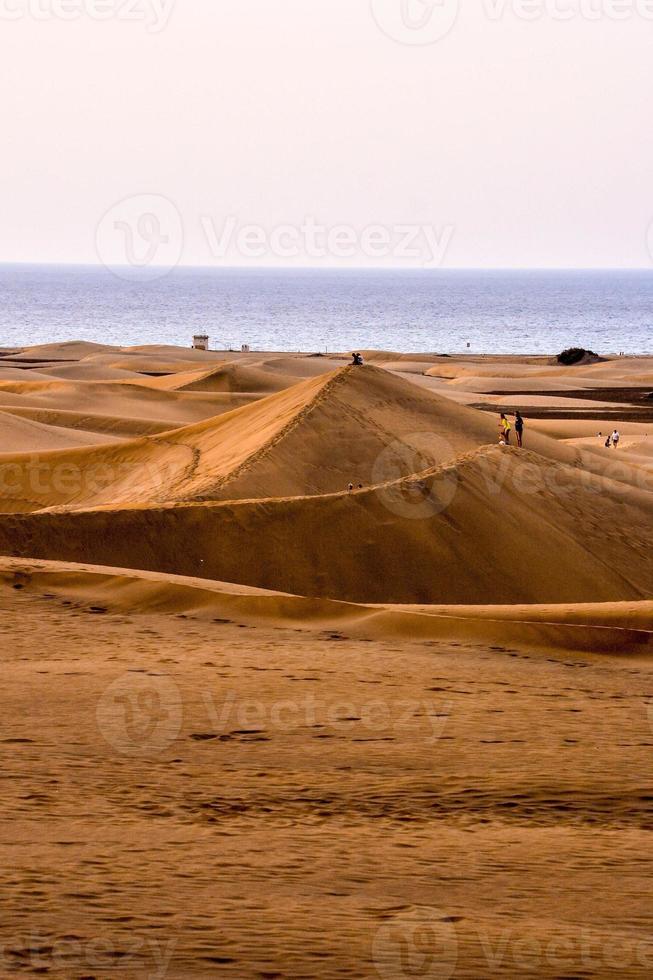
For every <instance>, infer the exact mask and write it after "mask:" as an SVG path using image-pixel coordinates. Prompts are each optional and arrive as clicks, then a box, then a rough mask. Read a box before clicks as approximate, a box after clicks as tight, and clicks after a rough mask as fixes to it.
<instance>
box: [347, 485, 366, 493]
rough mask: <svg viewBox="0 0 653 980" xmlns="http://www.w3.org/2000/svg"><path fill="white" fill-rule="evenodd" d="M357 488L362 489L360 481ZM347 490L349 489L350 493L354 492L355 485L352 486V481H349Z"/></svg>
mask: <svg viewBox="0 0 653 980" xmlns="http://www.w3.org/2000/svg"><path fill="white" fill-rule="evenodd" d="M358 489H359V490H362V489H363V484H362V483H359V484H358ZM348 490H349V492H350V493H353V492H354V490H355V487H354V484H353V483H350V484H349V487H348Z"/></svg>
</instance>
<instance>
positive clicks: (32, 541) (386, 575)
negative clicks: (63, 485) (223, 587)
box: [0, 447, 653, 604]
mask: <svg viewBox="0 0 653 980" xmlns="http://www.w3.org/2000/svg"><path fill="white" fill-rule="evenodd" d="M0 551H1V552H2V554H5V555H14V556H25V557H33V558H54V559H60V560H65V561H75V562H79V561H82V562H83V561H91V562H93V563H94V564H101V565H111V566H115V567H122V568H130V567H131V568H142V569H151V570H155V571H162V572H172V573H177V574H182V575H190V576H197V577H204V578H211V579H216V580H221V581H229V582H237V583H241V584H245V585H253V586H258V587H262V588H268V589H273V590H280V591H284V592H290V593H293V594H297V595H305V596H321V597H327V598H333V599H342V600H347V601H354V602H381V603H387V602H391V603H427V604H430V603H447V604H448V603H469V604H477V603H528V602H540V603H542V602H558V603H559V602H608V601H617V600H628V599H631V600H638V599H645V598H648V597H650V594H651V590H652V588H653V497H651V495H650V494H647V493H643V492H642V493H638V492H637V491H632V490H627V489H626V488H625V487H622V488H621V489H619V488H618V485H615V484H611V483H609V482H608V481H604V480H601V479H599V478H597V477H595V476H592V475H591V474H587V473H584V472H581V471H578V470H577V469H574V468H572V467H569V466H566V465H564V464H560V463H555V462H551V461H548V460H545V459H544V458H542V457H540V456H538V455H537V454H535V453H530V452H521V453H520V452H518V451H517V450H510V449H500V448H499V447H491V448H487V449H484V450H480V451H476V452H473V453H470V454H468V455H467V456H463V457H461V458H460V459H459V460H457V461H456V463H455V464H447V465H445V466H442V467H437V468H435V469H432V470H429V471H426V472H425V473H423V474H421V475H420V476H419V477H410V478H406V479H403V480H399V481H394V482H391V483H388V484H382V485H380V486H378V487H375V488H372V489H369V490H363V491H360V492H356V493H353V494H348V493H341V494H334V495H322V496H315V497H304V498H295V497H293V498H280V499H270V500H246V501H240V502H239V501H231V502H229V501H227V502H224V503H205V504H182V505H179V504H177V505H169V506H166V507H152V506H145V505H143V506H140V507H137V508H130V509H115V508H104V509H100V510H97V511H80V512H77V513H75V514H69V513H42V514H33V515H22V516H11V515H5V516H4V517H2V518H1V519H0Z"/></svg>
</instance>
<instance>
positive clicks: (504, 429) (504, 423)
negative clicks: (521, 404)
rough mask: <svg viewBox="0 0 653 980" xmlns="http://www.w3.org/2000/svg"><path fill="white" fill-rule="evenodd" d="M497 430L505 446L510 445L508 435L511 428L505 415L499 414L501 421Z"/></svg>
mask: <svg viewBox="0 0 653 980" xmlns="http://www.w3.org/2000/svg"><path fill="white" fill-rule="evenodd" d="M499 430H500V433H501V438H502V439H503V441H504V442H505V444H506V446H509V445H510V433H511V432H512V426H511V424H510V422H509V421H508V419H507V418H506V416H505V414H504V413H503V412H502V413H501V419H500V421H499Z"/></svg>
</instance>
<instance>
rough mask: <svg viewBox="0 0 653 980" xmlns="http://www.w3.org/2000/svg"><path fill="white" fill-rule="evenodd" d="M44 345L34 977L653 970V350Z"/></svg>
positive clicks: (2, 565) (5, 409) (13, 618)
mask: <svg viewBox="0 0 653 980" xmlns="http://www.w3.org/2000/svg"><path fill="white" fill-rule="evenodd" d="M16 353H17V354H18V356H20V357H22V358H23V360H21V361H18V362H14V363H18V364H23V365H24V366H25V367H24V369H20V368H18V367H12V366H11V365H10V362H9V360H6V362H5V363H4V364H3V363H2V362H1V361H0V437H1V438H2V440H4V441H3V442H1V441H0V555H2V557H0V614H1V616H2V627H3V640H4V642H3V645H2V651H3V689H4V691H5V698H4V701H3V736H2V738H1V739H0V754H1V756H2V767H3V774H4V776H5V778H4V779H3V780H2V783H1V784H0V806H1V807H2V812H3V814H4V817H5V821H6V822H7V826H8V827H10V831H9V832H8V834H7V836H6V840H5V849H4V852H3V853H4V857H5V862H4V865H5V871H4V881H3V884H4V885H5V887H4V888H2V889H0V910H1V911H2V913H3V921H4V922H5V927H4V929H3V930H2V936H1V937H0V938H1V940H2V947H3V949H2V956H1V957H0V959H2V963H3V970H2V971H0V972H2V975H3V976H4V975H5V973H6V974H7V975H9V974H11V975H12V976H13V975H18V974H21V975H30V976H31V975H32V974H34V975H37V974H38V975H44V974H47V975H48V976H52V977H55V976H57V977H62V978H64V977H65V978H66V980H67V978H69V977H80V978H81V977H87V978H91V977H97V978H100V977H103V978H104V977H105V976H107V977H108V976H109V975H112V976H113V975H116V976H118V975H119V976H120V977H125V978H127V980H132V978H133V980H137V978H138V980H140V978H142V977H145V976H152V977H154V976H157V977H162V976H163V975H164V974H165V975H167V976H169V977H171V978H172V977H175V978H177V977H179V978H181V977H184V978H185V977H197V978H198V980H205V978H206V977H209V976H214V975H217V974H219V975H221V976H225V977H233V978H234V980H242V978H243V977H250V976H251V977H256V978H258V980H261V978H265V977H267V978H272V977H285V976H293V977H318V976H319V977H324V978H325V980H326V978H332V980H336V978H338V980H342V978H356V977H363V976H364V977H373V976H377V975H381V974H383V977H384V978H387V977H390V976H392V977H393V978H394V977H399V975H400V974H401V975H408V974H409V973H410V974H411V975H416V974H418V973H420V971H421V972H422V973H423V974H424V975H427V974H428V975H435V974H438V975H440V974H442V976H445V974H446V975H447V976H450V975H451V970H450V969H448V964H447V963H446V962H445V963H442V962H441V960H440V959H428V960H427V959H426V957H425V956H423V955H422V949H423V945H422V944H423V943H426V944H427V945H426V948H427V949H428V951H429V952H430V953H431V952H433V953H435V954H436V956H441V954H442V950H443V949H445V950H446V948H447V943H449V947H450V946H451V943H452V942H453V943H454V944H455V949H456V957H457V962H456V970H455V971H454V972H455V975H456V976H460V977H470V978H476V977H486V976H490V975H492V976H494V975H498V974H499V973H500V974H501V975H502V976H505V977H508V978H512V977H522V976H524V975H527V974H528V975H533V976H536V975H537V976H538V977H540V976H541V977H547V978H550V980H559V978H561V977H568V978H571V977H574V978H575V977H579V978H580V977H581V976H583V977H585V976H587V977H589V976H590V975H591V976H596V977H601V978H603V977H605V978H606V980H607V978H608V977H612V976H614V974H615V971H616V972H618V973H621V974H622V975H623V976H628V977H631V976H632V977H638V978H640V977H641V978H644V977H647V976H648V975H649V974H650V967H649V963H650V943H649V942H648V938H646V940H645V943H642V936H647V933H645V932H643V930H642V924H643V923H645V922H647V921H649V918H650V917H649V915H648V903H649V899H648V885H649V878H650V876H648V875H647V871H648V869H647V866H646V857H645V855H646V853H647V851H646V848H647V846H648V844H649V841H648V834H649V832H650V829H651V826H652V821H651V806H650V793H649V791H648V788H647V786H648V784H647V780H648V773H649V770H650V748H651V741H652V739H651V706H650V703H649V702H650V689H651V684H650V680H651V677H650V675H651V663H652V659H651V655H652V654H653V467H652V466H651V465H650V464H651V460H652V458H653V454H652V452H651V446H649V440H648V439H647V437H646V432H647V423H646V422H642V423H641V424H640V423H632V422H630V421H629V422H627V423H625V424H623V425H620V426H619V427H620V428H621V429H622V432H623V435H624V441H623V445H622V448H621V449H620V450H619V451H618V452H613V451H608V450H606V449H604V448H603V447H601V446H600V445H599V444H598V440H597V439H596V432H595V431H594V430H595V429H596V431H598V430H599V429H601V428H604V429H607V428H608V425H609V423H608V422H606V421H604V419H605V415H603V417H602V420H601V421H598V419H599V414H598V410H597V409H596V408H595V406H593V405H592V402H586V403H585V405H584V409H585V410H586V418H584V419H582V420H581V419H579V418H578V417H577V416H578V412H577V411H576V410H575V409H574V407H573V405H568V404H566V402H571V401H572V399H571V398H569V399H565V400H564V401H563V399H562V398H560V395H559V394H558V392H561V391H565V392H567V393H568V392H569V391H570V390H572V388H573V387H574V386H575V385H583V386H587V387H588V388H589V387H591V388H592V396H593V401H594V402H595V403H598V402H601V401H606V400H608V395H607V392H609V391H610V390H611V391H612V394H613V396H614V395H615V390H616V388H617V387H618V385H617V383H616V382H617V380H620V381H622V382H623V384H624V387H626V388H627V387H628V384H629V382H628V380H627V379H628V378H632V379H640V378H642V377H645V378H649V379H650V382H651V386H652V387H653V375H652V374H651V373H650V365H649V364H647V362H646V360H645V359H642V358H633V359H616V358H615V359H613V360H610V361H607V362H605V364H601V365H590V366H583V367H582V368H579V369H578V370H577V371H574V369H559V368H557V367H556V366H555V365H552V364H551V363H550V359H545V358H525V359H524V358H495V359H479V358H468V357H460V358H436V357H431V356H430V355H422V356H420V355H410V354H407V355H399V354H397V353H388V352H372V353H371V354H370V356H369V361H370V364H369V365H368V366H366V367H365V368H362V369H359V368H357V369H350V368H348V367H346V366H345V365H346V363H347V361H348V356H347V354H346V353H344V354H342V355H341V356H336V357H330V358H328V359H327V358H317V357H308V356H303V355H291V354H283V355H277V354H274V353H270V354H260V353H257V354H251V355H250V354H247V355H242V356H241V355H237V354H232V353H230V352H229V353H227V352H225V353H220V352H212V353H211V354H202V353H201V352H190V351H187V350H182V349H176V348H166V347H161V348H156V347H154V348H140V349H136V350H129V349H118V348H105V347H103V346H101V345H100V346H96V345H85V344H83V343H78V342H76V343H74V344H72V345H56V344H55V345H48V346H46V347H45V348H41V349H38V348H37V349H29V348H25V349H24V350H23V351H21V352H13V354H16ZM429 370H432V371H433V372H434V373H437V374H439V375H440V377H430V376H425V375H424V374H423V373H421V372H422V371H429ZM45 371H47V372H48V374H45V373H44V372H45ZM165 371H172V373H162V372H165ZM5 372H6V373H5ZM142 372H146V373H142ZM587 372H590V374H588V373H587ZM62 375H65V376H66V377H62ZM125 375H126V377H125ZM563 377H564V378H565V379H566V381H565V383H564V384H561V380H560V379H562V378H563ZM479 378H482V379H484V381H479ZM590 378H591V379H592V381H591V383H590ZM485 381H487V385H485V389H484V393H480V394H479V393H478V392H477V391H475V388H479V389H481V388H483V386H484V384H485ZM450 382H451V383H450ZM637 383H638V382H637V381H633V386H635V385H636V384H637ZM522 384H523V385H524V387H528V388H529V390H530V392H531V393H532V398H533V399H537V400H538V413H537V414H538V416H541V417H538V418H537V419H532V418H530V417H527V419H526V422H527V428H526V448H525V449H524V450H521V451H519V450H517V449H516V448H514V447H510V448H506V447H500V446H498V445H497V437H498V429H497V422H498V416H497V408H498V407H499V403H496V404H495V405H494V406H490V405H488V392H489V391H493V390H513V391H514V390H518V389H519V386H520V385H522ZM221 386H224V387H221ZM468 389H469V390H468ZM604 393H605V394H604ZM627 394H628V393H627V392H626V396H627ZM489 397H490V398H491V397H492V396H489ZM469 404H476V405H477V406H480V407H482V408H484V409H486V410H485V411H481V410H479V409H475V408H470V407H468V406H469ZM624 406H626V407H625V408H624ZM490 409H491V410H490ZM613 411H614V413H615V415H614V418H612V414H611V417H610V422H613V421H614V422H615V423H616V422H618V421H619V419H620V418H629V417H630V416H629V414H628V406H627V402H624V403H623V404H622V406H621V408H619V406H617V405H616V404H615V407H614V409H612V408H611V409H610V413H612V412H613ZM620 412H621V414H619V413H620ZM652 422H653V420H652ZM76 439H80V440H84V441H85V440H87V439H90V440H92V441H93V445H89V446H86V445H72V444H71V440H76ZM102 439H105V440H106V439H113V440H114V441H113V442H105V443H104V444H101V445H98V444H97V442H98V441H101V440H102ZM57 446H60V447H61V448H56V447H57ZM3 449H4V452H2V450H3ZM350 482H351V483H353V484H354V487H355V489H354V491H353V492H349V491H348V484H349V483H350ZM359 483H360V484H362V485H363V486H362V488H361V489H358V485H359ZM371 841H372V842H373V846H372V845H371V843H370V842H371ZM588 846H589V847H590V850H591V860H588ZM552 855H555V861H554V862H552V860H551V856H552ZM307 869H308V870H307ZM606 882H607V883H608V885H607V887H609V888H611V889H612V890H614V893H615V894H616V895H617V896H618V898H617V899H616V900H615V901H610V902H607V903H606V902H603V903H602V902H601V901H600V900H598V898H597V896H598V897H599V898H600V896H601V895H602V894H604V893H605V890H606ZM552 896H554V899H553V900H552ZM316 909H319V918H320V923H321V927H320V928H319V929H316V928H315V922H316ZM207 910H208V911H207ZM515 910H516V911H515ZM508 913H510V914H508ZM416 925H417V926H418V927H419V928H418V929H416V928H415V927H416ZM443 930H444V932H443ZM440 939H443V940H444V944H443V942H440ZM416 944H417V947H416ZM527 950H528V951H529V952H528V953H527V952H526V951H527ZM533 950H534V952H533V953H532V955H531V952H530V951H533ZM416 951H417V952H418V953H419V956H418V957H417V956H415V955H413V954H414V953H415V952H416ZM641 952H643V953H644V954H645V956H646V959H645V960H644V959H641V960H637V961H636V960H635V957H636V956H637V955H638V954H639V953H641ZM642 964H645V965H642ZM441 967H442V969H441Z"/></svg>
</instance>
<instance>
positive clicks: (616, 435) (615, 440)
mask: <svg viewBox="0 0 653 980" xmlns="http://www.w3.org/2000/svg"><path fill="white" fill-rule="evenodd" d="M620 438H621V436H620V435H619V431H618V430H617V429H615V430H614V432H613V433H612V446H613V448H614V449H618V448H619V440H620Z"/></svg>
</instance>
